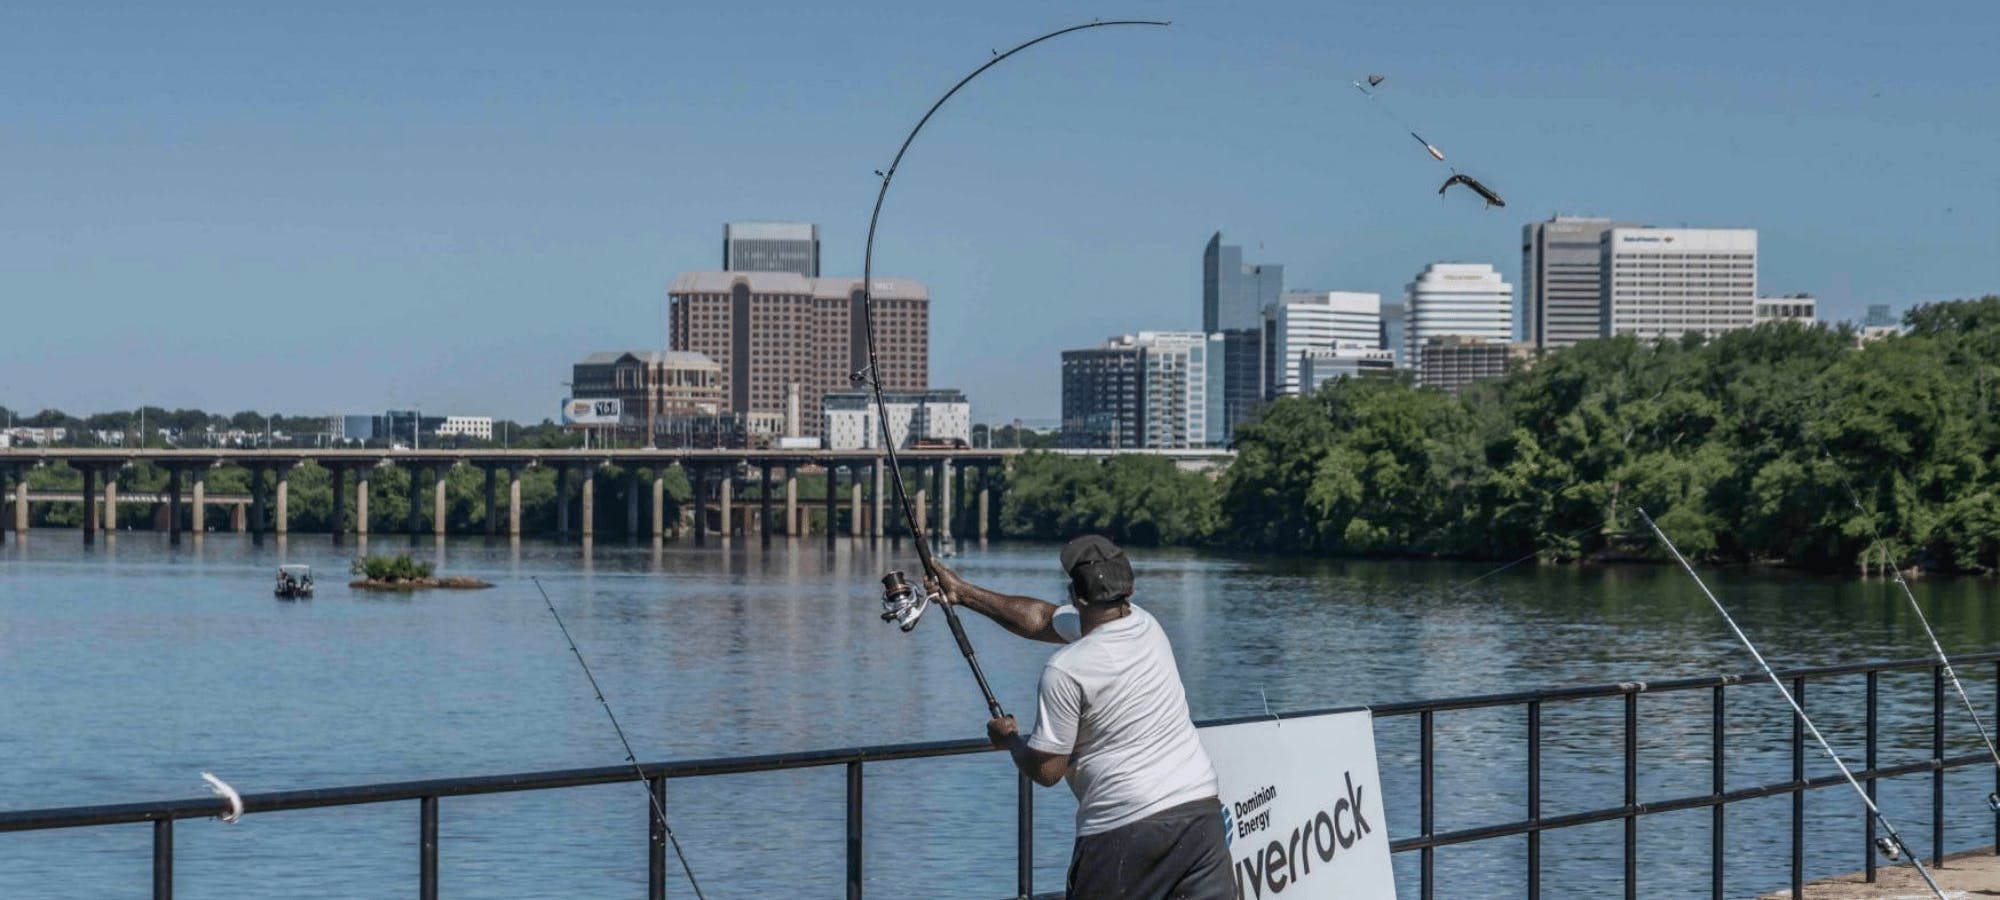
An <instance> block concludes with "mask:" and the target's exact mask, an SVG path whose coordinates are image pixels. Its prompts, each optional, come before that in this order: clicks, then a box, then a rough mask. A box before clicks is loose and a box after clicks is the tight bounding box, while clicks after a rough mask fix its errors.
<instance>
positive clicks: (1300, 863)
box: [1222, 772, 1375, 900]
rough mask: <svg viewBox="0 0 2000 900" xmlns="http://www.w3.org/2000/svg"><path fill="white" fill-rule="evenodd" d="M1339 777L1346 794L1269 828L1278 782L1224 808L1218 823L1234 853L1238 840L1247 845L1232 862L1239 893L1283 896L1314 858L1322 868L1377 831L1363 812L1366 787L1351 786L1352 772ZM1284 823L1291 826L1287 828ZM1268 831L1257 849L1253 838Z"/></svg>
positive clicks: (1251, 899)
mask: <svg viewBox="0 0 2000 900" xmlns="http://www.w3.org/2000/svg"><path fill="white" fill-rule="evenodd" d="M1343 777H1344V779H1345V781H1346V784H1347V790H1346V792H1345V794H1344V795H1336V796H1335V797H1334V799H1333V802H1332V803H1330V804H1326V803H1324V802H1323V801H1322V803H1321V804H1318V805H1321V806H1322V808H1321V809H1319V810H1316V811H1315V812H1313V813H1312V814H1310V815H1306V816H1301V817H1300V818H1299V819H1298V821H1297V822H1296V823H1289V822H1278V823H1276V826H1275V827H1273V822H1272V816H1271V813H1272V809H1273V807H1274V805H1275V804H1276V801H1277V799H1278V788H1277V786H1276V785H1266V786H1264V787H1261V788H1258V789H1257V790H1256V791H1254V792H1252V793H1251V794H1250V795H1249V796H1246V797H1244V798H1243V799H1241V800H1237V801H1234V802H1232V803H1230V804H1228V805H1226V806H1224V807H1223V810H1222V827H1223V830H1224V833H1225V836H1226V838H1227V839H1228V843H1229V845H1230V847H1231V849H1232V854H1233V852H1234V847H1235V844H1236V839H1237V838H1243V839H1245V841H1246V842H1247V843H1248V844H1249V846H1250V847H1251V849H1250V850H1249V853H1248V856H1246V857H1245V858H1243V859H1240V860H1238V861H1237V863H1236V885H1237V889H1238V892H1239V893H1240V894H1241V896H1243V897H1245V898H1249V900H1254V898H1259V897H1262V896H1264V893H1265V891H1267V890H1268V891H1269V892H1270V893H1272V894H1274V895H1276V894H1282V893H1284V891H1285V889H1286V888H1289V887H1292V886H1295V885H1297V884H1299V883H1300V882H1301V881H1303V880H1305V879H1306V878H1307V877H1309V876H1311V875H1312V870H1313V862H1314V860H1317V861H1318V862H1319V863H1321V866H1322V868H1324V866H1325V865H1326V864H1328V863H1331V862H1333V860H1334V857H1335V856H1337V855H1339V854H1340V852H1341V851H1343V850H1346V849H1348V848H1350V847H1353V846H1354V845H1355V844H1356V843H1358V842H1359V841H1360V840H1361V839H1362V838H1364V837H1366V836H1368V835H1369V834H1372V833H1373V832H1374V831H1375V827H1374V825H1373V824H1371V823H1370V822H1369V821H1368V820H1367V819H1366V818H1363V817H1362V814H1361V810H1362V803H1361V800H1362V796H1363V795H1364V794H1365V793H1366V792H1367V790H1366V787H1365V786H1356V785H1355V783H1354V773H1352V772H1346V773H1343ZM1287 825H1291V826H1292V827H1291V828H1290V829H1289V830H1287V829H1286V826H1287ZM1267 835H1268V843H1266V844H1264V846H1263V847H1262V848H1258V847H1257V842H1258V841H1261V840H1265V839H1266V837H1267Z"/></svg>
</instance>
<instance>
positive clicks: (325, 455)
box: [0, 447, 1230, 544]
mask: <svg viewBox="0 0 2000 900" xmlns="http://www.w3.org/2000/svg"><path fill="white" fill-rule="evenodd" d="M1024 452H1032V451H1023V450H1018V449H986V450H932V449H926V450H907V451H901V452H899V453H898V454H897V456H898V458H899V460H900V461H901V462H902V464H903V472H902V475H903V479H904V484H905V486H906V487H908V488H909V489H910V492H911V496H912V500H913V503H914V505H915V507H916V514H917V519H918V522H919V524H920V526H922V527H923V528H925V529H926V530H927V531H929V530H932V529H931V526H932V523H935V524H936V529H935V530H936V532H937V533H938V534H939V535H940V536H942V537H946V538H949V537H952V536H953V534H954V531H955V530H959V531H970V532H971V533H970V534H966V535H965V536H968V537H972V536H976V537H979V538H982V539H983V538H986V537H987V536H988V535H989V533H990V532H992V531H993V523H994V521H995V517H994V516H993V512H994V510H995V508H994V507H993V506H992V503H991V492H992V490H993V487H994V485H996V484H997V483H998V478H997V476H998V475H999V474H1000V473H1001V472H1003V471H1004V470H1005V468H1006V466H1007V465H1008V463H1009V461H1010V460H1012V459H1013V458H1014V457H1016V456H1019V455H1020V454H1022V453H1024ZM1054 452H1058V453H1064V454H1068V455H1080V456H1088V457H1097V456H1106V455H1109V454H1108V451H1101V450H1077V451H1054ZM1134 452H1144V451H1134ZM1155 452H1156V453H1157V455H1163V456H1168V457H1171V458H1173V459H1174V460H1175V462H1176V464H1177V465H1180V466H1182V467H1184V468H1206V467H1210V466H1214V465H1218V464H1226V463H1227V460H1228V458H1229V456H1230V454H1228V453H1227V452H1226V451H1205V450H1191V451H1155ZM139 461H145V462H149V463H151V464H153V465H154V466H157V467H159V468H161V469H163V470H165V471H166V472H167V475H168V478H167V486H166V489H165V490H164V491H163V492H161V493H162V494H164V496H165V503H166V507H167V513H166V516H167V525H166V530H167V531H168V533H169V539H170V541H172V542H174V543H178V542H179V541H180V538H181V531H182V529H183V527H184V523H185V522H188V521H190V520H191V521H193V522H196V523H198V522H201V521H202V518H201V517H202V515H203V512H204V510H206V509H207V507H208V506H209V505H211V504H213V503H216V502H233V501H234V498H231V499H230V501H223V500H222V499H221V498H211V497H209V496H208V494H207V485H206V473H207V472H208V471H209V470H211V469H214V468H216V467H219V466H238V467H242V468H244V469H247V470H249V472H250V476H251V477H250V491H249V494H248V495H247V505H248V515H249V519H250V522H249V527H250V530H251V532H252V533H253V534H258V535H261V534H262V533H264V532H265V531H266V530H267V518H268V519H270V521H269V523H268V527H269V530H274V531H275V532H276V533H278V534H285V533H286V532H287V531H288V530H289V528H290V508H289V507H290V473H291V470H292V468H293V467H295V466H298V465H300V464H302V463H306V462H312V463H314V464H316V465H318V466H320V467H323V468H325V469H327V470H328V471H329V472H330V473H331V475H332V478H333V510H332V521H333V522H334V535H335V539H336V540H339V539H340V536H341V535H342V533H343V532H344V531H345V530H346V529H347V527H348V521H347V520H348V515H347V511H348V510H347V503H348V498H349V495H350V486H349V481H350V480H351V481H352V482H353V484H352V487H351V491H352V498H353V512H354V515H353V517H352V518H353V522H352V529H353V532H354V533H356V534H360V535H366V534H367V533H368V528H369V522H368V518H369V517H368V497H369V474H370V473H371V472H373V471H375V470H376V469H379V468H383V467H391V466H393V467H399V468H403V469H405V470H406V471H408V472H409V473H410V476H411V477H410V504H409V512H408V516H407V519H406V522H405V531H407V532H408V533H410V534H416V533H418V531H419V527H420V525H421V521H420V514H421V510H422V508H423V506H424V504H423V502H422V500H423V493H424V487H423V484H424V482H423V478H422V476H424V475H426V474H427V475H428V476H429V493H430V497H431V503H430V506H431V509H432V515H431V530H432V531H433V532H434V533H436V534H438V535H443V534H445V531H446V521H447V517H446V504H445V475H446V473H448V472H449V471H450V470H451V469H453V468H455V467H458V466H472V467H476V468H478V469H480V470H481V471H482V472H483V473H484V475H485V500H486V505H485V509H486V514H485V516H484V523H483V524H484V530H485V533H486V534H487V535H489V536H494V535H498V534H500V533H502V528H501V522H502V521H503V520H502V519H501V518H500V517H499V516H498V515H496V514H495V513H496V512H497V510H498V502H497V501H498V494H499V491H500V487H501V484H502V482H503V481H504V483H505V485H506V492H507V515H506V518H505V519H504V521H505V523H506V524H505V529H504V532H505V534H506V535H507V536H510V537H518V536H519V535H520V534H521V479H520V475H521V473H522V472H523V470H525V469H527V468H529V467H541V468H548V469H552V470H554V472H555V475H556V492H557V503H556V517H557V522H556V532H557V534H558V535H560V536H564V537H567V536H569V535H571V534H572V533H575V534H578V535H581V536H583V537H591V536H592V532H593V530H594V523H595V519H596V511H595V504H596V481H597V478H598V477H599V476H600V474H601V471H602V470H603V469H604V468H605V467H607V466H616V467H617V468H618V469H619V470H621V471H622V472H623V473H624V477H626V478H627V479H629V483H628V485H627V488H628V489H627V490H626V492H625V501H626V510H625V518H626V533H627V534H629V535H638V534H640V533H641V531H640V527H641V516H640V512H641V510H640V505H641V504H640V499H641V497H642V496H643V495H647V494H650V498H651V503H650V505H649V509H650V520H651V521H650V523H649V524H650V529H649V531H650V534H651V535H652V536H653V537H654V538H660V537H663V536H664V535H665V534H666V533H667V530H668V528H669V526H670V525H671V526H672V527H673V528H674V530H675V531H678V529H679V527H680V524H681V523H680V522H679V521H673V522H669V521H668V519H667V516H666V506H667V504H666V496H665V473H666V471H667V470H668V469H670V468H673V467H676V466H678V467H680V468H681V469H682V470H683V471H684V472H685V473H686V476H687V480H688V482H689V484H690V485H691V486H692V487H693V489H694V496H693V499H692V506H693V510H692V512H693V516H692V519H693V522H692V525H693V531H694V539H695V543H697V544H701V543H705V542H706V540H707V535H708V532H709V530H710V529H711V527H712V528H714V529H715V530H716V531H717V532H718V533H719V534H720V535H722V536H724V537H727V536H729V535H733V534H746V533H749V532H751V531H755V532H756V533H758V534H759V535H760V536H761V537H762V538H763V539H765V540H769V539H770V536H771V534H772V532H773V531H777V532H778V533H781V534H785V535H791V536H798V535H802V534H804V533H805V531H806V530H807V529H809V528H810V522H811V519H810V516H809V515H801V512H802V509H801V504H802V503H804V504H812V503H815V502H817V503H819V504H820V505H822V506H823V507H824V509H825V522H826V527H825V528H824V529H823V531H824V532H825V537H826V540H827V541H828V543H831V542H832V541H833V540H834V537H835V528H834V525H835V522H836V518H837V517H836V511H837V509H838V507H839V505H840V501H841V499H843V498H842V496H841V494H842V491H841V481H842V479H843V473H845V474H844V477H845V479H846V488H847V490H846V492H845V493H846V497H845V499H846V501H847V505H848V507H849V516H848V531H849V533H850V534H851V535H852V536H854V537H864V536H865V537H882V536H884V535H885V534H888V533H893V532H892V529H894V528H896V527H897V526H898V523H899V514H898V513H896V512H895V511H894V510H888V509H885V506H886V504H887V503H888V502H889V498H890V496H891V492H890V491H889V490H888V489H887V486H886V482H887V473H886V470H885V468H884V463H885V461H886V456H885V455H884V454H883V453H881V451H879V450H688V449H677V450H651V449H629V450H619V449H608V450H607V449H593V450H579V449H560V450H534V449H521V450H515V449H506V450H500V449H474V450H453V449H443V450H390V449H333V450H329V449H311V448H302V449H227V448H207V449H144V448H139V449H125V448H115V449H100V448H66V447H47V448H26V449H9V450H0V497H4V500H0V505H6V504H11V507H12V508H11V510H8V511H0V536H4V534H5V530H6V529H7V528H8V527H9V526H11V527H13V528H14V529H15V530H17V531H26V530H27V529H28V527H29V522H30V519H31V517H30V516H29V511H30V505H31V504H32V503H35V502H47V500H46V498H44V497H42V496H40V495H39V494H37V495H31V494H30V492H29V491H28V487H27V479H26V472H27V470H28V469H31V468H34V467H37V466H67V467H69V468H71V469H75V470H77V471H78V472H80V473H81V474H82V476H83V489H82V491H80V492H75V493H73V494H71V495H70V496H74V497H75V500H71V501H68V502H81V501H82V498H83V497H84V496H92V497H99V498H100V499H98V500H97V501H96V502H95V503H94V504H93V507H94V508H95V509H98V510H101V511H102V512H101V514H93V515H87V516H84V517H83V529H82V531H83V539H84V542H85V543H90V542H92V541H94V540H95V535H96V531H97V529H98V528H100V527H102V528H105V529H116V528H117V507H118V503H119V499H118V485H117V480H116V479H117V472H118V471H119V470H120V469H122V468H124V467H126V466H128V465H131V464H133V463H135V462H139ZM803 470H818V471H820V472H822V473H824V475H825V480H826V490H825V492H824V494H823V496H821V497H818V498H811V499H806V498H801V497H800V496H799V493H798V475H799V473H800V472H801V471H803ZM774 477H781V478H782V481H783V486H782V494H783V497H784V511H783V518H782V519H774V510H773V501H774V496H775V495H776V494H777V493H778V492H777V491H776V490H774V487H773V481H774ZM751 483H756V484H758V485H759V486H760V488H761V490H760V491H759V492H758V499H757V505H756V507H755V508H754V510H753V509H752V507H750V506H749V504H747V503H738V502H736V499H735V498H736V496H737V494H738V486H739V485H742V486H744V487H747V486H748V485H749V484H751ZM100 484H101V487H100ZM648 488H650V491H649V490H648ZM864 488H866V490H865V491H864ZM184 491H185V492H187V493H191V494H192V503H191V505H189V504H186V503H184ZM864 493H865V494H866V497H867V498H868V501H869V502H868V503H867V504H866V505H865V506H864V503H863V496H864ZM56 502H62V501H56ZM711 504H712V507H711ZM184 506H188V507H189V508H188V509H187V510H186V511H185V512H184V509H183V507H184ZM572 506H576V507H578V509H577V512H578V515H577V517H576V521H575V523H574V527H572V521H571V508H572ZM271 507H275V513H276V515H275V517H274V518H273V517H269V516H267V513H268V512H270V511H271ZM711 509H713V511H714V513H715V514H714V515H713V516H712V517H711ZM7 513H11V514H7ZM195 532H196V534H200V533H201V529H199V528H197V529H195Z"/></svg>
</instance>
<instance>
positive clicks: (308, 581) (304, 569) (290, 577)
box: [271, 566, 313, 600]
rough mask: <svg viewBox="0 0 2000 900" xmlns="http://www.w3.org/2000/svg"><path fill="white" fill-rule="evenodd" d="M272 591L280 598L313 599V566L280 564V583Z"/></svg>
mask: <svg viewBox="0 0 2000 900" xmlns="http://www.w3.org/2000/svg"><path fill="white" fill-rule="evenodd" d="M271 593H272V595H273V596H276V597H277V598H278V599H280V600H310V599H312V595H313V570H312V566H279V567H278V584H277V586H276V587H274V588H272V590H271Z"/></svg>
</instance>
